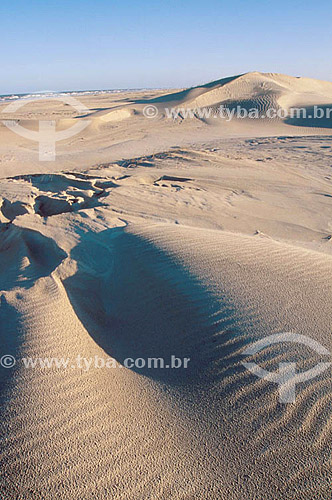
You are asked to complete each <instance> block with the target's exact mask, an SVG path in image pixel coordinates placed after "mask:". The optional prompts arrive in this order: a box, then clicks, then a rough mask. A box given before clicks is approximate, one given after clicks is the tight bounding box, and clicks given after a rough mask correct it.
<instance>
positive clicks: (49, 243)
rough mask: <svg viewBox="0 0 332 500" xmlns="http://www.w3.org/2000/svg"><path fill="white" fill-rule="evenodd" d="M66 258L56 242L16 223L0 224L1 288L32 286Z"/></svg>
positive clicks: (10, 288)
mask: <svg viewBox="0 0 332 500" xmlns="http://www.w3.org/2000/svg"><path fill="white" fill-rule="evenodd" d="M66 257H67V254H66V252H64V251H63V250H62V249H61V248H59V247H58V245H57V244H56V243H55V241H54V240H53V239H51V238H47V237H46V236H43V235H42V234H40V233H38V232H37V231H33V230H31V229H25V228H20V227H17V226H14V225H13V224H1V225H0V289H1V290H12V289H13V288H15V287H22V288H29V287H31V286H33V285H34V284H35V282H36V281H38V280H39V279H40V278H42V277H45V276H49V275H50V274H51V273H52V272H53V271H54V270H55V269H56V268H57V267H58V266H59V265H60V263H61V262H62V261H63V260H64V259H65V258H66Z"/></svg>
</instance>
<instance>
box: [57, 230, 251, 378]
mask: <svg viewBox="0 0 332 500" xmlns="http://www.w3.org/2000/svg"><path fill="white" fill-rule="evenodd" d="M71 257H72V258H73V259H75V260H76V261H77V266H78V267H77V272H76V274H75V275H74V276H72V277H70V278H68V279H66V280H65V281H64V286H65V289H66V291H67V294H68V297H69V299H70V301H71V304H72V306H73V308H74V310H75V312H76V314H77V316H78V317H79V319H80V321H81V322H82V324H83V325H84V326H85V328H86V329H87V331H88V332H89V334H90V335H91V336H92V337H93V339H94V340H95V341H96V342H97V343H98V344H99V345H100V346H101V347H102V348H103V350H104V351H105V352H106V353H107V355H108V356H110V357H112V358H114V359H116V360H117V361H118V362H120V363H121V364H123V363H124V361H125V359H126V358H132V359H137V358H143V359H145V360H147V359H148V358H163V359H164V360H165V361H164V363H165V365H166V364H169V362H170V361H171V359H172V358H171V357H172V356H175V357H176V358H179V359H182V360H183V358H190V362H189V363H188V368H187V369H184V368H183V365H182V366H181V367H180V368H177V369H175V368H174V369H167V368H166V367H164V368H149V367H143V368H137V367H135V366H132V367H130V368H131V369H132V370H134V371H136V372H137V373H139V374H141V375H145V376H147V377H150V378H152V379H155V380H158V381H162V382H167V383H171V384H173V385H183V384H187V383H189V381H190V384H198V385H199V384H200V383H201V382H204V384H205V385H206V384H207V383H208V382H209V381H210V383H211V384H213V383H215V382H216V381H217V380H218V378H220V377H223V376H226V375H227V374H231V373H233V372H234V370H237V371H239V370H240V371H241V367H239V363H238V361H239V359H240V358H241V354H240V351H241V350H242V348H243V339H240V337H239V336H238V335H237V326H238V315H237V313H236V311H235V309H234V308H233V307H232V305H231V304H229V303H228V302H227V301H223V300H222V299H221V300H218V299H217V298H216V297H214V296H212V294H211V293H210V292H208V291H207V290H206V289H205V288H204V287H203V286H202V285H201V284H200V282H199V281H198V279H197V278H196V277H195V276H193V275H191V274H190V273H189V272H188V270H186V269H185V268H184V267H183V266H182V265H180V264H179V263H177V262H176V261H175V259H174V258H173V257H171V256H170V255H167V254H166V253H165V252H162V251H161V250H160V249H159V248H157V247H156V246H154V245H153V244H152V243H151V242H149V241H147V240H145V239H143V238H141V237H139V236H137V235H134V234H132V233H129V232H127V231H126V230H123V228H120V229H119V228H116V229H112V230H106V231H104V232H102V233H99V234H86V235H82V240H81V242H80V243H79V244H78V245H77V246H76V247H75V248H74V249H73V250H72V252H71ZM235 365H237V366H235Z"/></svg>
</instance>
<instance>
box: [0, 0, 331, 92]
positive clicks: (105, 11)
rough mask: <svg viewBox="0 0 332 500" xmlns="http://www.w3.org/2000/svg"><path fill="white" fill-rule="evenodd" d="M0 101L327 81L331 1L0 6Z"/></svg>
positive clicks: (85, 0) (49, 0)
mask: <svg viewBox="0 0 332 500" xmlns="http://www.w3.org/2000/svg"><path fill="white" fill-rule="evenodd" d="M0 21H1V35H0V36H1V69H0V75H1V78H0V94H5V93H17V92H32V91H41V90H71V89H98V88H101V89H105V88H137V87H183V86H191V85H196V84H199V83H205V82H207V81H211V80H214V79H218V78H222V77H224V76H230V75H235V74H239V73H244V72H246V71H254V70H257V71H264V72H270V71H271V72H278V73H287V74H290V75H294V76H309V77H315V78H320V79H325V80H332V62H331V47H332V30H331V25H332V2H331V0H320V1H318V2H314V1H313V0H304V1H292V0H288V1H285V0H279V1H269V0H258V1H251V0H243V1H242V0H229V1H223V0H219V1H218V0H205V1H197V0H191V1H189V0H184V1H181V0H178V1H175V0H164V1H159V0H155V1H150V0H149V1H144V0H143V1H137V0H129V1H127V2H126V1H121V0H118V1H107V0H94V1H91V0H80V1H78V0H67V1H64V0H58V1H54V0H43V1H40V0H11V1H9V0H1V3H0Z"/></svg>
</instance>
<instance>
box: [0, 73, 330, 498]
mask: <svg viewBox="0 0 332 500" xmlns="http://www.w3.org/2000/svg"><path fill="white" fill-rule="evenodd" d="M71 97H72V98H75V99H77V100H78V101H79V102H80V103H81V104H82V105H83V106H84V107H85V108H86V109H87V112H86V113H82V112H81V111H80V110H77V109H75V108H73V107H72V106H71V105H70V104H69V103H66V102H64V101H63V96H62V97H61V96H59V99H58V98H57V99H56V100H52V99H37V100H31V102H30V101H29V100H28V99H26V101H25V103H24V105H22V106H21V107H20V108H18V109H16V110H14V108H13V105H14V106H15V102H17V101H13V102H9V101H3V102H1V104H0V119H1V122H0V168H1V170H0V174H1V178H0V346H1V349H0V353H1V355H0V357H1V356H4V355H10V356H12V357H13V358H15V360H16V363H15V366H13V367H12V368H11V369H8V368H7V367H1V368H0V387H1V392H0V401H1V406H0V413H1V418H0V435H1V437H2V439H1V445H0V460H1V469H0V475H1V489H0V493H1V494H0V497H1V499H3V500H13V499H19V500H23V499H24V500H32V499H33V500H54V499H59V500H60V499H61V500H72V499H89V500H90V499H96V500H101V499H106V498H107V499H116V500H134V499H135V500H136V499H137V500H138V499H141V500H143V499H144V500H148V499H151V500H152V499H153V500H168V499H177V500H180V499H181V500H194V499H211V500H244V499H245V500H281V499H283V500H290V499H294V500H328V499H329V498H331V491H332V490H331V475H332V462H331V437H332V424H331V422H332V420H331V416H332V414H331V412H332V386H331V366H326V369H324V370H323V371H322V372H321V373H319V374H317V376H316V375H315V376H313V377H312V378H310V379H308V380H306V381H303V382H299V383H296V389H295V396H294V400H293V401H291V402H288V403H285V401H282V400H281V399H280V391H279V388H278V384H276V383H273V381H269V380H265V379H262V378H260V377H259V376H256V375H255V374H254V373H252V372H251V371H250V370H248V369H247V368H246V366H245V365H244V361H251V362H252V363H255V364H256V365H258V366H259V367H261V369H263V370H266V371H268V372H271V373H272V372H277V371H278V369H281V368H280V367H282V366H283V364H284V365H285V364H287V363H290V362H292V363H293V364H295V365H296V373H299V372H306V371H307V370H311V369H313V367H315V366H316V365H317V363H326V362H331V361H332V359H331V352H332V335H331V324H332V321H331V318H332V282H331V279H330V277H331V274H330V273H332V204H331V199H332V183H331V181H332V170H331V167H332V144H331V135H332V134H331V128H332V115H331V118H324V119H321V118H319V119H316V118H314V117H312V116H311V117H309V116H307V117H306V119H303V118H300V117H295V118H294V117H293V118H291V119H290V118H284V119H282V118H279V117H276V118H273V119H272V118H269V117H268V116H267V112H268V110H269V109H271V108H274V109H277V110H278V109H281V108H283V109H288V110H289V109H290V108H292V107H301V108H303V109H306V110H307V111H308V114H311V113H312V110H313V109H314V107H315V106H317V107H320V108H321V109H323V110H325V109H326V108H327V107H328V106H331V107H332V104H331V103H332V83H330V82H323V81H320V80H314V79H309V78H295V77H291V76H286V75H281V74H277V73H259V72H252V73H246V74H243V75H238V76H234V77H230V78H224V79H221V80H217V81H214V82H211V83H208V84H202V85H200V86H197V87H193V88H189V89H169V90H142V91H123V92H116V93H106V92H105V93H103V92H100V93H91V94H83V93H82V95H80V94H78V95H75V96H71ZM22 102H23V101H22ZM9 106H12V108H10V107H9ZM221 106H222V109H228V110H234V112H235V110H236V109H237V107H238V106H239V107H240V108H243V109H246V110H249V109H251V108H255V109H257V110H258V113H259V115H258V116H257V118H248V117H246V118H242V117H237V116H235V114H234V116H232V118H231V119H229V120H228V119H227V115H226V116H224V117H222V116H220V109H221V108H220V107H221ZM201 109H209V110H210V111H209V112H210V113H211V114H210V115H209V116H206V115H205V116H203V117H202V116H200V114H199V113H200V110H201ZM170 110H173V111H170ZM174 110H175V111H176V113H175V115H174ZM190 110H194V111H193V112H192V115H190ZM170 113H173V116H171V115H170ZM186 113H188V116H187V115H186ZM152 115H153V116H152ZM228 116H229V115H228ZM4 120H5V121H6V120H7V121H8V120H9V121H10V120H16V121H18V122H17V123H19V125H20V126H22V127H24V128H25V129H27V130H28V131H30V132H36V133H37V132H38V130H40V129H39V123H40V121H44V122H54V123H55V126H56V131H58V132H61V131H64V130H66V129H68V128H69V127H72V126H77V124H79V126H80V125H82V124H83V126H82V127H81V130H80V131H79V132H78V133H77V134H75V135H73V136H72V137H68V138H64V139H63V140H59V141H58V142H56V144H55V158H54V161H40V158H39V148H40V144H38V142H36V141H32V140H31V139H29V138H28V137H23V136H22V135H19V134H17V133H15V131H13V130H12V129H10V128H9V127H8V124H7V125H6V124H5V123H4ZM285 332H291V333H292V334H295V335H298V336H304V337H305V338H307V339H310V342H311V341H312V342H315V343H317V344H315V345H318V344H319V345H321V346H323V348H324V349H325V351H326V352H328V353H330V354H329V355H327V354H326V352H325V354H324V353H323V350H322V351H321V352H317V350H313V349H312V348H310V346H309V344H307V345H304V344H303V343H301V342H295V341H294V342H282V341H281V342H278V343H275V344H267V347H266V348H265V349H262V350H260V351H259V352H257V353H255V354H253V355H251V356H244V353H245V351H246V349H248V347H249V346H250V345H252V344H253V343H255V342H258V341H261V340H262V339H265V338H268V337H270V336H272V335H277V334H281V333H285ZM298 338H300V337H298ZM301 338H302V337H301ZM313 345H314V344H313ZM322 353H323V354H322ZM78 357H79V360H80V362H79V363H78V362H77V359H78ZM128 358H130V359H132V360H133V363H132V366H130V367H128V366H126V364H128V363H127V361H126V360H128ZM150 358H161V359H163V360H166V361H165V363H167V364H168V363H170V362H172V360H173V361H174V360H175V358H176V359H177V360H178V361H174V363H175V364H176V363H178V365H179V363H180V361H181V364H180V366H178V365H177V366H178V367H173V368H166V367H165V366H164V367H160V366H158V367H152V368H151V367H148V366H147V364H145V366H139V364H140V363H141V364H143V361H144V360H148V359H150ZM29 359H30V360H37V361H36V363H35V365H34V366H26V364H25V362H24V361H23V360H29ZM40 359H42V360H45V359H48V360H50V359H58V360H59V359H62V360H63V359H65V360H69V361H68V363H67V365H66V366H56V364H54V365H52V366H51V367H47V366H46V367H45V366H42V364H43V363H42V364H41V363H40V361H38V360H40ZM137 359H142V360H143V361H142V362H139V363H137V365H136V364H135V360H137ZM185 359H187V360H188V362H187V366H186V367H185V366H184V360H185ZM84 360H86V361H84ZM87 360H89V361H87ZM106 360H108V363H109V364H110V360H113V361H114V366H113V365H112V367H111V366H108V367H106V366H105V363H106V362H107V361H106ZM179 360H180V361H179ZM87 362H88V363H89V365H88V364H87Z"/></svg>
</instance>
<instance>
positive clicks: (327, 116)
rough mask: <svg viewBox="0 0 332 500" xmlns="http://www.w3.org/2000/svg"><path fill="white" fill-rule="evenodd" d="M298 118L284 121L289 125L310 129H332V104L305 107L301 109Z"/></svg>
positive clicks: (292, 117) (289, 118) (294, 117)
mask: <svg viewBox="0 0 332 500" xmlns="http://www.w3.org/2000/svg"><path fill="white" fill-rule="evenodd" d="M300 109H301V110H303V111H301V112H300V111H299V114H298V116H296V115H295V116H289V117H288V118H286V119H285V120H284V123H287V125H293V126H295V127H310V128H332V104H324V105H322V104H321V105H319V106H305V107H302V108H300Z"/></svg>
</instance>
